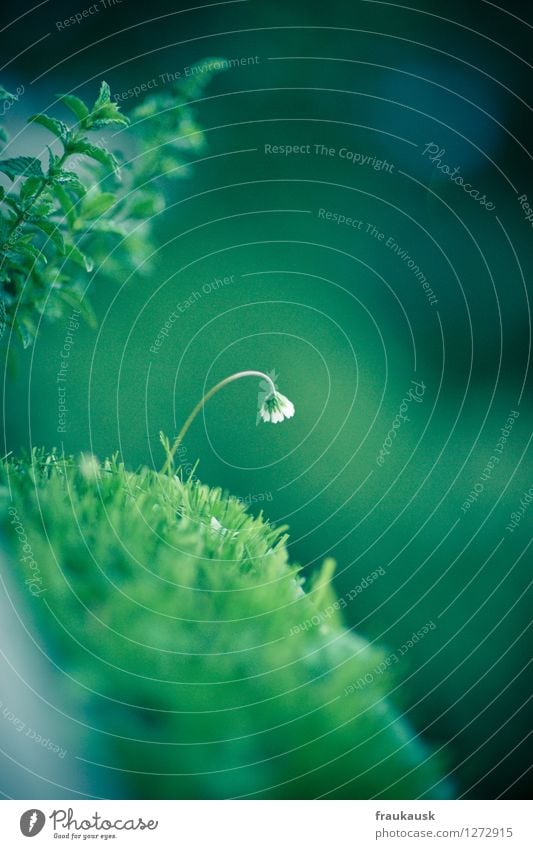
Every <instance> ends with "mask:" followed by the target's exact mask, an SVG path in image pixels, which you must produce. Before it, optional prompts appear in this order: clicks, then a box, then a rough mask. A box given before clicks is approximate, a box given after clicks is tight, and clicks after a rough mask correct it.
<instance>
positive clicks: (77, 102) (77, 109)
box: [58, 94, 89, 122]
mask: <svg viewBox="0 0 533 849" xmlns="http://www.w3.org/2000/svg"><path fill="white" fill-rule="evenodd" d="M58 96H59V99H60V100H61V101H62V102H63V103H64V104H65V106H66V107H67V108H68V109H70V111H71V112H72V113H73V114H74V115H75V116H76V118H77V119H78V121H80V122H81V121H84V120H85V118H87V116H88V115H89V108H88V107H87V106H86V105H85V103H84V102H83V100H81V99H80V98H79V97H76V96H75V95H74V94H60V95H58Z"/></svg>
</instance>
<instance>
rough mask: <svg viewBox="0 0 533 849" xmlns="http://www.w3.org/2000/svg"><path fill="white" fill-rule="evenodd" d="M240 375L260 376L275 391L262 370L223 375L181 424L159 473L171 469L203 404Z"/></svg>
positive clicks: (239, 377)
mask: <svg viewBox="0 0 533 849" xmlns="http://www.w3.org/2000/svg"><path fill="white" fill-rule="evenodd" d="M241 377H262V378H263V380H266V381H267V383H269V384H270V388H271V390H272V392H273V393H275V392H276V387H275V386H274V383H273V382H272V379H271V378H270V377H269V376H268V374H264V372H262V371H252V370H250V371H238V372H235V374H231V375H230V376H229V377H225V378H224V380H221V381H220V383H217V384H215V386H213V387H212V388H211V389H210V390H209V392H206V394H205V395H204V396H203V398H201V399H200V401H198V403H197V405H196V407H195V408H194V410H193V411H192V413H191V414H190V415H189V417H188V418H187V420H186V421H185V424H184V425H183V427H182V429H181V430H180V432H179V433H178V435H177V437H176V439H175V440H174V443H173V445H172V448H171V449H170V451H169V452H167V459H166V460H165V462H164V464H163V466H162V468H161V474H163V475H164V474H166V472H169V471H171V467H172V465H173V460H174V455H175V453H176V451H177V450H178V448H179V446H180V444H181V443H182V442H183V439H184V437H185V434H186V433H187V431H188V430H189V428H190V426H191V425H192V423H193V421H194V420H195V418H196V416H197V415H198V413H199V412H200V410H201V409H202V408H203V407H204V406H205V404H206V403H207V402H208V401H209V399H210V398H212V397H213V395H216V393H217V392H218V391H219V389H222V387H223V386H226V385H227V384H228V383H233V381H234V380H240V379H241Z"/></svg>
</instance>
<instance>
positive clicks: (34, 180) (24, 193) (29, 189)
mask: <svg viewBox="0 0 533 849" xmlns="http://www.w3.org/2000/svg"><path fill="white" fill-rule="evenodd" d="M42 184H43V181H42V180H41V178H40V177H28V179H27V180H25V182H24V185H23V186H22V187H21V189H20V199H21V200H26V199H27V198H29V197H31V195H34V194H35V192H37V191H38V190H39V189H40V188H41V186H42Z"/></svg>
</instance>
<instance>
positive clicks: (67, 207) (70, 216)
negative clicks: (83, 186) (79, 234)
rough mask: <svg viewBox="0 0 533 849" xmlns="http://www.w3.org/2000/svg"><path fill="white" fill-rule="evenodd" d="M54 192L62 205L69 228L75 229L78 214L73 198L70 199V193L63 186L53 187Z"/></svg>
mask: <svg viewBox="0 0 533 849" xmlns="http://www.w3.org/2000/svg"><path fill="white" fill-rule="evenodd" d="M52 192H53V193H54V195H55V196H56V198H57V199H58V201H59V203H60V204H61V209H62V210H63V213H64V215H65V218H66V219H67V223H68V225H69V227H71V228H72V227H74V223H75V221H76V212H75V209H74V202H73V201H72V198H71V197H70V195H69V194H68V192H66V191H65V189H64V188H63V186H59V185H54V186H53V187H52Z"/></svg>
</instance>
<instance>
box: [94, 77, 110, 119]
mask: <svg viewBox="0 0 533 849" xmlns="http://www.w3.org/2000/svg"><path fill="white" fill-rule="evenodd" d="M106 103H111V89H110V88H109V85H108V84H107V83H106V81H105V80H102V83H101V84H100V91H99V93H98V97H97V98H96V100H95V101H94V106H93V108H92V112H98V110H99V109H101V108H102V106H105V104H106Z"/></svg>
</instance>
